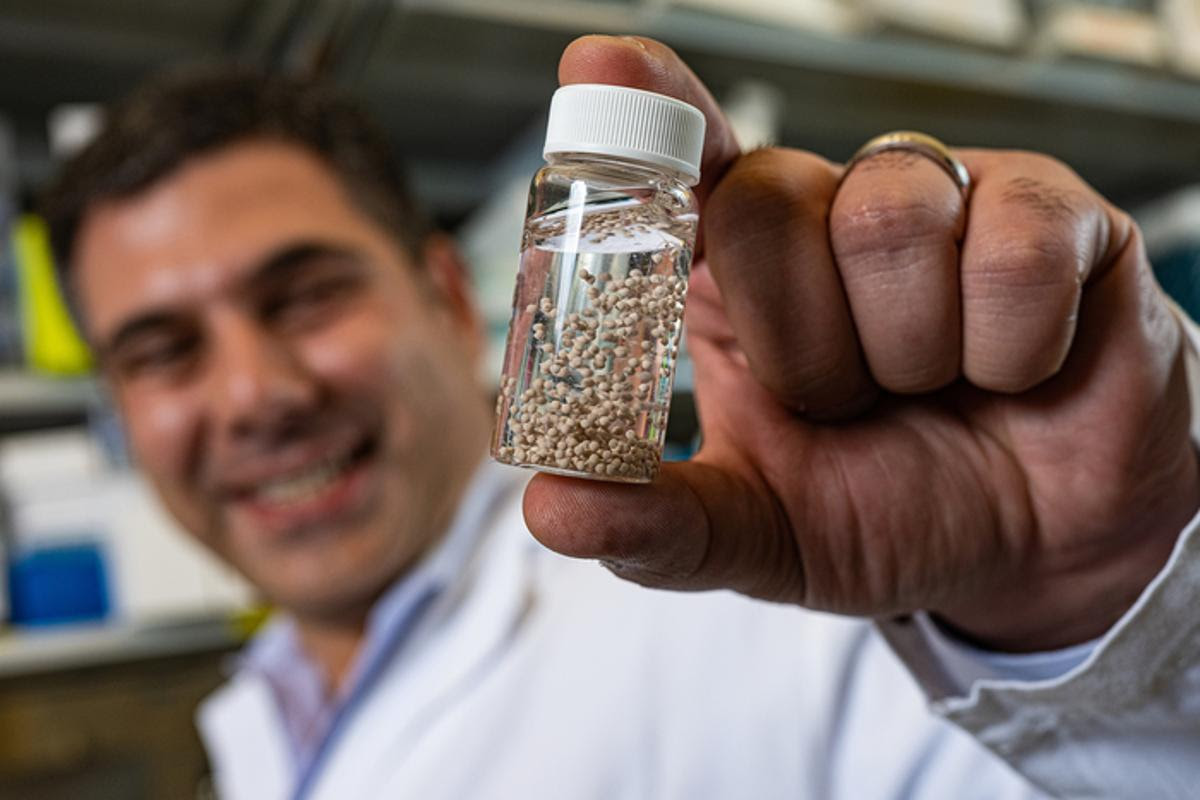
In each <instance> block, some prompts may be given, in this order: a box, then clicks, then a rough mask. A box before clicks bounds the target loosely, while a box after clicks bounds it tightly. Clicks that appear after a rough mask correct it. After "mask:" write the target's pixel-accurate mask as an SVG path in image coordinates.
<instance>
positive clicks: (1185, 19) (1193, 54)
mask: <svg viewBox="0 0 1200 800" xmlns="http://www.w3.org/2000/svg"><path fill="white" fill-rule="evenodd" d="M1158 7H1159V10H1158V13H1159V16H1160V17H1161V18H1162V26H1163V35H1164V36H1165V37H1166V39H1165V43H1164V46H1165V47H1166V51H1167V58H1168V60H1170V62H1171V64H1172V65H1173V66H1174V67H1175V68H1176V69H1178V70H1179V71H1180V72H1183V73H1185V74H1187V75H1191V76H1193V77H1197V78H1200V0H1159V4H1158Z"/></svg>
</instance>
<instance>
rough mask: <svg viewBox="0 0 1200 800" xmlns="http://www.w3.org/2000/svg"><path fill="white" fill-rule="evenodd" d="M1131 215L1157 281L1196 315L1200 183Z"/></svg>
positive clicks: (1199, 280) (1199, 311) (1199, 282)
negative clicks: (1133, 217)
mask: <svg viewBox="0 0 1200 800" xmlns="http://www.w3.org/2000/svg"><path fill="white" fill-rule="evenodd" d="M1134 216H1135V218H1136V219H1137V221H1138V224H1139V225H1140V226H1141V229H1142V237H1143V238H1144V239H1145V242H1146V252H1147V253H1149V255H1150V261H1151V263H1152V264H1154V274H1155V276H1156V277H1157V278H1158V282H1159V284H1161V285H1162V287H1163V289H1164V290H1166V292H1167V294H1169V295H1171V297H1172V298H1173V299H1174V300H1175V302H1177V303H1179V305H1180V306H1182V307H1183V309H1184V310H1185V311H1187V312H1188V314H1190V315H1191V316H1192V318H1193V319H1196V318H1200V186H1192V187H1189V188H1187V189H1184V190H1182V191H1179V192H1176V193H1175V194H1172V195H1169V196H1167V197H1165V198H1163V199H1161V200H1159V201H1157V202H1154V203H1151V204H1148V205H1146V206H1144V207H1143V208H1141V209H1139V210H1138V211H1137V212H1136V213H1135V214H1134Z"/></svg>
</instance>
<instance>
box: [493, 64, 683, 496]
mask: <svg viewBox="0 0 1200 800" xmlns="http://www.w3.org/2000/svg"><path fill="white" fill-rule="evenodd" d="M703 145H704V115H703V114H701V113H700V111H699V110H697V109H695V108H693V107H692V106H690V105H688V104H686V103H683V102H680V101H678V100H675V99H673V98H669V97H664V96H662V95H657V94H653V93H651V92H644V91H640V90H637V89H629V88H625V87H618V86H602V85H592V84H581V85H574V86H566V87H563V88H561V89H559V90H558V91H557V92H555V95H554V99H553V101H552V102H551V106H550V122H549V126H548V132H547V136H546V147H545V150H544V155H545V158H546V160H547V162H548V163H547V166H545V167H543V168H542V169H541V170H539V171H538V173H537V174H536V175H535V176H534V178H533V182H532V185H531V188H530V194H529V208H528V213H527V216H526V220H525V230H524V234H523V237H522V241H521V258H520V267H519V270H518V274H517V283H516V288H515V290H514V291H513V311H512V318H511V321H510V323H509V330H508V344H507V346H506V348H505V355H504V366H503V372H502V374H501V376H500V385H499V396H498V398H497V406H496V427H495V432H494V435H493V438H492V456H493V458H495V459H496V460H497V461H500V462H503V463H506V464H513V465H516V466H522V467H531V468H533V469H538V470H543V471H546V472H553V473H557V474H560V475H570V476H574V477H581V478H599V479H603V480H612V481H623V482H629V483H643V482H646V481H649V480H651V479H653V478H654V476H655V475H656V474H657V473H658V469H659V465H660V462H661V460H662V448H663V439H664V436H665V434H666V426H667V414H668V411H669V409H670V401H671V388H672V384H673V382H674V377H675V360H676V356H677V355H678V353H679V338H680V333H681V328H682V325H683V307H684V296H685V294H686V292H687V279H688V270H689V268H690V266H691V260H692V253H693V249H694V247H695V241H696V229H697V224H698V221H699V217H698V206H697V203H696V198H695V196H694V195H693V194H692V191H691V188H690V187H691V186H693V185H695V184H696V182H697V181H698V180H699V178H700V155H701V151H702V149H703Z"/></svg>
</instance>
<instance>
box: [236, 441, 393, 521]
mask: <svg viewBox="0 0 1200 800" xmlns="http://www.w3.org/2000/svg"><path fill="white" fill-rule="evenodd" d="M377 450H378V442H377V440H376V439H375V438H373V437H366V438H364V439H362V440H361V441H359V442H358V443H357V444H355V445H353V446H352V447H349V448H347V449H344V450H342V451H340V452H337V453H332V454H327V455H325V456H323V457H322V458H320V459H316V460H313V461H310V462H308V463H306V464H304V465H303V466H300V467H297V468H296V469H293V470H289V471H287V472H284V473H281V474H278V475H273V476H271V477H270V478H268V479H265V480H262V481H260V482H259V483H258V484H257V485H256V486H254V487H253V488H248V489H244V490H242V491H240V492H238V493H237V494H236V495H235V496H234V497H233V498H232V506H233V508H234V510H236V511H242V512H244V513H246V514H247V515H249V516H250V517H252V518H253V519H254V520H255V521H256V522H257V523H258V525H257V526H256V527H258V528H260V529H264V528H265V529H266V530H267V531H268V532H269V533H275V534H284V533H288V532H295V531H297V530H299V529H307V528H311V527H314V526H318V525H324V524H329V523H334V522H339V521H343V520H345V519H347V518H349V517H352V516H353V515H354V514H355V513H356V512H358V511H360V510H361V508H362V507H363V506H364V505H365V502H366V499H367V495H368V491H367V489H368V487H367V483H368V480H367V477H368V473H369V472H370V467H371V465H372V464H373V462H374V460H375V455H376V452H377Z"/></svg>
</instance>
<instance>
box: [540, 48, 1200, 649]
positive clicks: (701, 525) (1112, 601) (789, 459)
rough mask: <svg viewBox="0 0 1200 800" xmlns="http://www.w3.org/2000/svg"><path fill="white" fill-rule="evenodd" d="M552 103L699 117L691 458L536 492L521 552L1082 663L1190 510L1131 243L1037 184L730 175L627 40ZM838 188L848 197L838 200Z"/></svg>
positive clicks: (572, 68)
mask: <svg viewBox="0 0 1200 800" xmlns="http://www.w3.org/2000/svg"><path fill="white" fill-rule="evenodd" d="M559 77H560V80H561V81H562V82H563V83H564V84H565V83H580V82H595V83H616V84H624V85H629V86H635V87H638V88H643V89H649V90H652V91H657V92H661V93H664V94H669V95H673V96H676V97H679V98H681V99H684V100H687V101H689V102H691V103H693V104H694V105H696V106H698V107H699V108H701V109H702V110H703V111H704V112H705V114H706V115H707V117H708V125H709V133H708V137H707V145H706V150H705V156H704V163H703V166H702V170H703V174H704V182H703V183H702V184H701V185H700V186H699V187H698V193H699V195H700V198H701V202H702V208H703V211H702V223H703V232H704V242H705V244H704V248H705V250H704V255H705V256H706V260H707V264H704V263H702V262H698V263H697V265H696V267H695V269H694V271H693V275H692V280H691V288H690V290H689V295H688V308H687V324H688V344H689V348H690V350H691V352H692V355H693V357H694V359H695V373H696V399H697V403H698V410H699V414H700V420H701V425H702V431H703V442H704V444H703V447H702V449H701V450H700V452H699V453H698V454H697V455H696V457H695V458H694V459H693V460H692V461H690V462H688V463H682V464H668V465H665V466H664V468H663V471H662V473H661V474H660V476H659V478H658V479H657V480H656V481H655V482H654V483H652V484H650V485H644V486H630V485H620V484H609V483H601V482H591V481H579V480H571V479H566V478H560V477H553V476H549V475H538V476H537V477H536V478H535V479H534V480H533V481H532V483H531V484H530V486H529V489H528V491H527V493H526V496H525V514H526V519H527V522H528V524H529V527H530V529H531V530H532V531H533V533H534V535H535V536H537V537H538V539H540V540H541V541H542V542H544V543H545V544H546V545H547V546H549V547H551V548H553V549H555V550H558V551H560V552H563V553H566V554H568V555H573V556H580V557H589V558H598V559H601V560H603V561H604V562H605V563H606V564H607V565H608V566H609V567H610V568H611V569H612V570H613V571H614V572H616V573H617V574H618V575H620V576H622V577H625V578H628V579H630V580H633V581H636V582H638V583H642V584H646V585H650V586H658V587H666V588H672V589H711V588H721V587H725V588H732V589H735V590H737V591H740V592H744V593H746V594H749V595H753V596H756V597H761V598H766V599H770V600H777V601H787V602H794V603H799V604H802V605H804V606H808V607H811V608H816V609H824V610H830V611H836V612H842V613H849V614H858V615H869V616H882V615H892V614H898V613H903V612H908V611H911V610H915V609H928V610H930V611H932V612H934V613H935V614H937V615H939V617H940V618H941V619H943V620H944V621H946V622H947V623H948V624H950V625H952V626H954V627H956V628H957V629H958V630H960V631H961V632H962V633H964V634H966V635H967V636H970V637H973V638H975V639H976V640H978V641H980V642H982V643H983V644H985V645H987V646H991V647H997V648H1003V649H1011V650H1030V649H1046V648H1053V647H1059V646H1065V645H1067V644H1071V643H1075V642H1078V641H1084V640H1086V639H1088V638H1091V637H1094V636H1098V635H1100V634H1101V633H1103V632H1104V631H1105V630H1107V629H1108V627H1110V626H1111V625H1112V623H1113V622H1114V621H1115V620H1116V619H1117V618H1118V617H1119V616H1120V615H1121V614H1122V613H1123V612H1124V611H1125V610H1126V609H1127V608H1128V607H1129V605H1130V604H1131V603H1132V602H1133V600H1134V599H1135V598H1136V596H1137V595H1138V593H1139V592H1140V591H1141V590H1142V589H1143V588H1144V587H1145V586H1146V584H1147V583H1148V581H1149V580H1150V579H1151V578H1152V577H1153V575H1154V574H1155V573H1156V572H1157V571H1158V570H1160V569H1161V567H1162V565H1163V564H1164V563H1165V561H1166V558H1167V556H1168V554H1169V553H1170V550H1171V548H1172V546H1173V544H1174V542H1175V540H1176V538H1177V537H1178V534H1179V531H1180V530H1181V529H1182V527H1183V526H1184V525H1185V524H1186V522H1187V520H1188V519H1189V518H1190V517H1191V516H1192V514H1193V513H1194V512H1195V510H1196V508H1197V506H1198V505H1200V478H1198V470H1197V462H1196V456H1195V452H1194V450H1193V447H1192V445H1191V443H1190V441H1189V438H1188V422H1189V409H1190V405H1189V398H1188V393H1187V387H1186V384H1185V379H1184V374H1183V361H1182V346H1183V345H1182V336H1181V330H1180V327H1179V324H1178V322H1177V321H1176V320H1175V319H1174V317H1173V316H1172V314H1171V312H1170V311H1169V309H1168V308H1167V306H1166V304H1165V302H1164V300H1163V298H1162V296H1161V293H1160V290H1159V289H1158V288H1157V286H1156V285H1155V283H1154V281H1153V278H1152V277H1151V272H1150V268H1149V265H1148V263H1147V259H1146V257H1145V255H1144V252H1143V249H1142V245H1141V241H1140V237H1139V234H1138V231H1137V229H1136V228H1135V226H1134V225H1133V223H1132V222H1131V220H1130V219H1129V218H1128V217H1127V216H1126V215H1125V214H1123V213H1122V212H1120V211H1118V210H1117V209H1115V208H1113V207H1112V206H1111V205H1109V204H1108V203H1106V202H1105V201H1104V200H1103V199H1102V198H1100V197H1099V196H1098V195H1096V193H1095V192H1093V191H1092V190H1091V189H1090V188H1089V187H1088V186H1087V185H1085V184H1084V183H1083V182H1082V181H1081V180H1080V179H1079V178H1078V177H1077V176H1076V175H1075V174H1074V173H1072V172H1071V171H1070V170H1069V169H1067V168H1066V167H1065V166H1063V165H1062V164H1060V163H1058V162H1055V161H1053V160H1052V159H1049V158H1046V157H1043V156H1039V155H1034V154H1030V153H1016V152H991V151H983V150H962V151H957V152H956V155H957V156H958V157H959V158H960V159H961V160H962V161H963V162H964V163H965V164H966V165H967V167H968V169H969V170H970V172H971V175H972V177H973V179H974V182H975V185H974V188H973V191H972V194H971V197H970V201H969V203H967V202H964V200H963V197H962V195H961V193H960V192H959V190H958V187H957V186H956V185H955V184H954V183H953V182H952V181H951V179H950V178H949V177H948V176H947V175H946V174H945V173H944V172H942V171H941V170H940V169H939V168H938V166H937V165H936V164H934V163H933V162H932V161H930V160H928V159H926V158H924V157H922V156H919V155H914V154H911V153H907V152H903V151H901V152H896V151H893V152H890V153H884V154H880V155H877V156H874V157H871V158H869V159H867V160H865V161H862V162H859V164H857V165H856V166H855V167H854V168H853V169H852V170H851V171H850V172H849V174H848V175H846V176H845V179H844V181H841V179H842V177H843V168H842V167H840V166H838V165H836V164H832V163H829V162H827V161H825V160H823V159H821V158H818V157H817V156H814V155H811V154H809V153H804V152H801V151H796V150H784V149H770V150H761V151H757V152H753V153H750V154H748V155H744V156H743V155H740V154H739V151H738V148H737V145H736V142H735V141H734V137H733V135H732V133H731V131H730V129H729V127H728V125H727V123H726V122H725V120H724V119H723V117H722V116H721V113H720V111H719V110H718V109H717V107H716V105H715V103H714V102H713V100H712V98H711V96H710V95H709V94H708V92H707V91H706V90H705V88H704V87H703V85H702V84H701V83H700V82H699V80H698V79H697V78H696V77H695V76H694V75H693V74H692V73H691V72H690V71H689V70H688V68H687V67H686V66H685V65H684V64H683V63H682V62H681V61H680V60H679V59H678V57H677V56H676V55H675V54H674V53H673V52H671V51H670V50H669V49H668V48H666V47H665V46H663V45H661V44H658V43H656V42H653V41H650V40H640V39H639V40H635V39H614V38H609V37H585V38H583V39H580V40H578V41H576V42H574V43H573V44H572V45H571V46H570V47H568V48H567V50H566V52H565V53H564V55H563V57H562V61H561V63H560V67H559ZM839 181H841V182H840V183H839Z"/></svg>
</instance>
